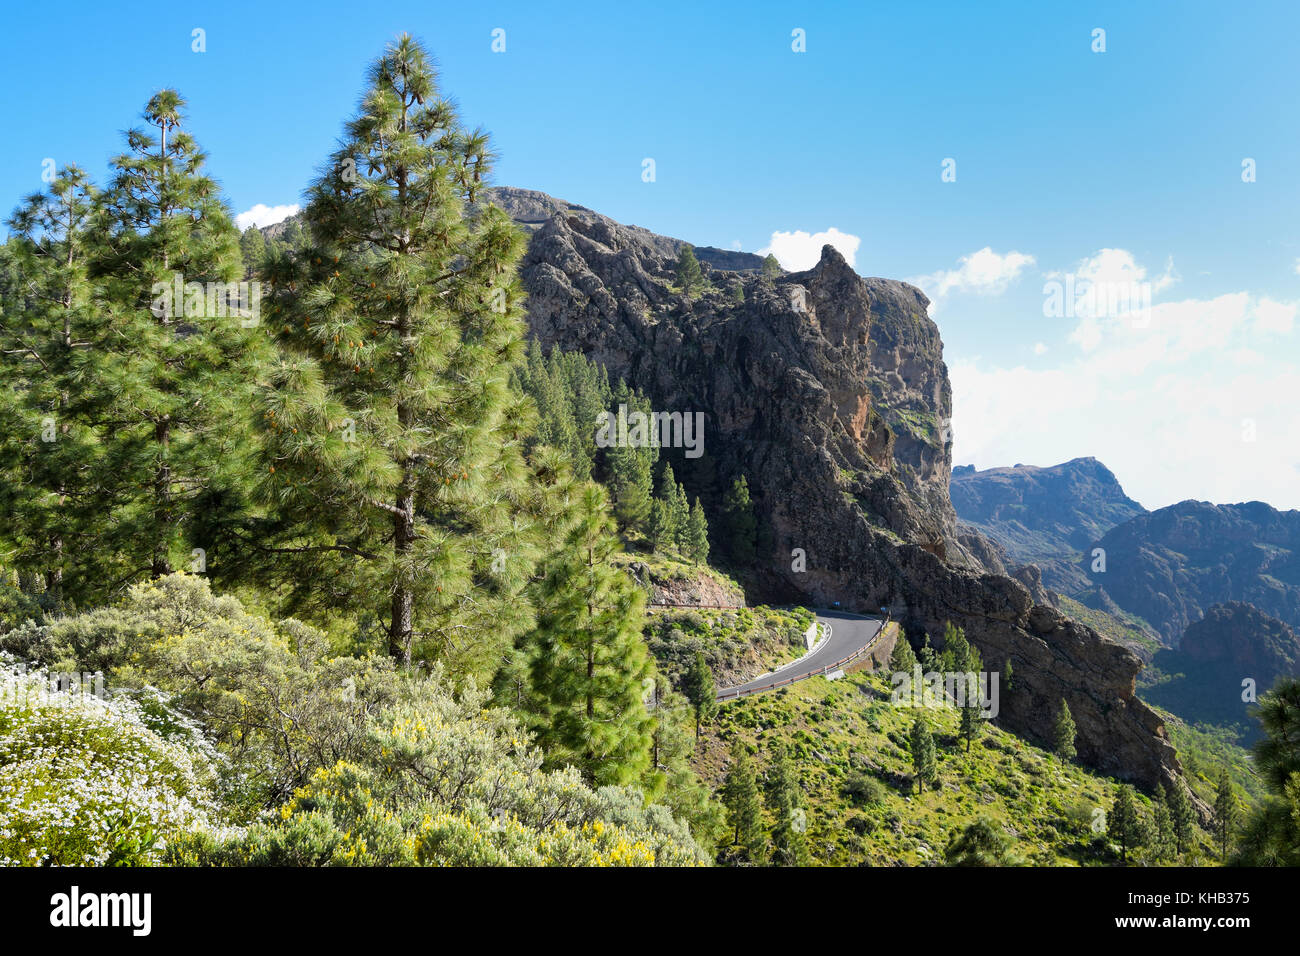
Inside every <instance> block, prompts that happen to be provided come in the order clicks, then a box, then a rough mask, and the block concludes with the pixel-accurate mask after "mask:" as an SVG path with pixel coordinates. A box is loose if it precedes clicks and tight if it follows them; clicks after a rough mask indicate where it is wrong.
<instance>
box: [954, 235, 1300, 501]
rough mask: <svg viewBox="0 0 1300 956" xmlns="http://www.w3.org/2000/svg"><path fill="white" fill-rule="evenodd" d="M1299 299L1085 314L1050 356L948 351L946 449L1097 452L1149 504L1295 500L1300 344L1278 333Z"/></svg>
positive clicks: (982, 461)
mask: <svg viewBox="0 0 1300 956" xmlns="http://www.w3.org/2000/svg"><path fill="white" fill-rule="evenodd" d="M1118 261H1119V260H1115V259H1112V260H1111V265H1112V266H1113V265H1114V264H1115V263H1116V262H1118ZM1121 266H1122V264H1121ZM1126 269H1127V267H1126V266H1122V268H1121V271H1125V270H1126ZM1129 271H1131V270H1129ZM1111 274H1112V275H1115V274H1116V273H1114V272H1112V273H1111ZM1298 306H1300V303H1295V302H1291V303H1285V302H1277V301H1274V300H1272V299H1270V298H1268V297H1264V296H1256V295H1252V294H1250V293H1247V292H1234V293H1227V294H1224V295H1220V296H1217V297H1215V298H1213V299H1203V300H1198V299H1189V300H1184V301H1180V302H1170V303H1160V304H1156V305H1154V306H1153V307H1152V308H1151V309H1150V310H1149V314H1148V315H1147V316H1146V320H1145V322H1137V321H1134V320H1133V317H1132V316H1130V315H1118V316H1092V317H1086V318H1084V319H1082V320H1080V321H1079V323H1078V325H1077V326H1076V328H1075V330H1074V334H1073V335H1072V336H1071V341H1072V342H1073V344H1075V345H1076V346H1078V349H1077V350H1076V351H1074V352H1073V353H1072V354H1068V351H1067V353H1066V354H1062V355H1061V357H1060V359H1059V360H1058V362H1057V363H1054V365H1055V367H1050V368H1027V367H1024V366H1015V367H1010V368H1006V367H999V366H998V365H997V363H996V362H993V361H985V360H984V359H982V358H980V357H978V356H976V357H954V358H953V359H952V360H951V362H950V369H951V376H952V387H953V439H954V445H955V450H954V461H956V462H959V463H967V462H973V463H974V464H976V465H977V466H979V467H981V468H987V467H992V466H995V465H1008V464H1014V463H1015V462H1025V463H1027V464H1037V465H1051V464H1055V463H1057V462H1061V461H1066V460H1068V459H1070V458H1076V457H1079V456H1081V455H1094V456H1096V457H1097V458H1099V459H1100V460H1101V461H1103V462H1105V463H1106V465H1107V466H1109V467H1110V468H1111V469H1112V470H1113V471H1114V472H1115V474H1116V476H1117V477H1118V478H1119V480H1120V482H1121V483H1122V484H1123V485H1124V488H1125V490H1126V491H1127V492H1128V493H1129V495H1130V496H1132V497H1133V498H1136V499H1137V500H1138V501H1140V502H1142V503H1143V504H1144V505H1146V506H1147V507H1149V508H1158V507H1162V506H1164V505H1168V504H1172V503H1174V502H1176V501H1181V500H1183V499H1185V498H1197V499H1201V500H1209V501H1217V502H1237V501H1247V500H1252V499H1259V500H1262V501H1267V502H1268V503H1269V504H1271V505H1273V506H1274V507H1277V508H1300V483H1297V482H1296V480H1295V479H1296V474H1297V471H1298V470H1300V416H1297V415H1295V414H1294V411H1293V409H1294V401H1295V396H1296V395H1297V394H1300V354H1298V353H1300V347H1298V343H1297V341H1296V339H1295V338H1294V337H1291V336H1288V335H1286V333H1289V332H1290V331H1291V330H1292V327H1293V324H1294V318H1295V314H1296V311H1297V307H1298ZM1248 423H1249V424H1250V425H1251V426H1252V427H1253V431H1254V435H1255V438H1254V440H1253V441H1251V440H1247V436H1248V435H1249V433H1250V428H1248V427H1247V425H1248Z"/></svg>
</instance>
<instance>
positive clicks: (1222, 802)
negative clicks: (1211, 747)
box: [1214, 767, 1240, 860]
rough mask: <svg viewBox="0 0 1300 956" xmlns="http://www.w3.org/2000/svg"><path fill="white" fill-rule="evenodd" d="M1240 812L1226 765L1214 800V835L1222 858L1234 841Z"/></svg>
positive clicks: (1220, 773)
mask: <svg viewBox="0 0 1300 956" xmlns="http://www.w3.org/2000/svg"><path fill="white" fill-rule="evenodd" d="M1239 814H1240V805H1239V804H1238V802H1237V794H1236V791H1235V789H1234V788H1233V786H1232V778H1231V777H1229V776H1228V768H1227V767H1224V768H1223V770H1221V771H1220V772H1219V786H1218V793H1217V794H1216V796H1215V800H1214V836H1215V838H1216V839H1217V840H1218V842H1219V858H1220V859H1221V860H1227V858H1228V847H1229V846H1230V845H1231V843H1232V834H1233V831H1234V830H1235V829H1236V827H1237V818H1238V816H1239Z"/></svg>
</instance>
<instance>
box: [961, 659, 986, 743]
mask: <svg viewBox="0 0 1300 956" xmlns="http://www.w3.org/2000/svg"><path fill="white" fill-rule="evenodd" d="M983 669H984V665H983V662H982V661H981V660H980V652H979V651H977V650H976V649H975V648H973V647H968V648H967V650H966V663H965V669H964V673H970V674H975V675H977V676H978V675H979V673H980V672H981V671H982V670H983ZM963 685H964V686H965V694H964V697H963V699H962V701H961V725H960V730H959V734H960V736H961V738H962V739H963V740H964V741H966V752H967V753H970V745H971V743H972V742H973V741H974V740H975V738H976V737H978V736H979V735H980V732H981V731H982V730H983V729H984V726H983V720H984V699H983V691H982V689H981V685H980V682H979V680H978V679H977V680H976V681H975V682H974V685H973V686H972V684H971V682H969V681H963Z"/></svg>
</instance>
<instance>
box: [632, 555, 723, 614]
mask: <svg viewBox="0 0 1300 956" xmlns="http://www.w3.org/2000/svg"><path fill="white" fill-rule="evenodd" d="M627 570H628V573H629V574H631V575H632V579H633V580H634V581H636V582H637V584H639V585H641V587H642V588H643V589H644V590H645V591H646V593H647V594H648V595H649V600H650V603H651V604H652V605H666V606H669V607H719V608H724V607H725V608H742V607H744V606H745V595H744V594H743V593H741V592H740V591H739V590H738V589H737V588H735V587H733V586H732V585H730V584H728V583H726V582H724V581H720V580H718V579H717V578H716V577H714V576H713V575H712V574H709V573H707V572H705V571H696V572H694V573H692V572H688V571H682V570H680V569H676V568H674V569H672V570H671V571H668V572H665V571H662V570H656V569H655V568H652V567H651V566H650V565H649V564H647V563H645V562H644V561H634V562H633V563H632V564H630V565H628V567H627Z"/></svg>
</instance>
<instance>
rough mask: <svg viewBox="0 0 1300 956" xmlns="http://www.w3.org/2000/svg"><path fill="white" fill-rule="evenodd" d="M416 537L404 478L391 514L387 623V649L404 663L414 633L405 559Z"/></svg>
mask: <svg viewBox="0 0 1300 956" xmlns="http://www.w3.org/2000/svg"><path fill="white" fill-rule="evenodd" d="M414 540H415V497H414V495H412V494H411V492H410V489H409V487H408V486H407V485H406V483H405V482H403V485H402V489H401V492H400V493H399V495H398V498H397V514H395V515H393V551H394V553H395V554H396V556H397V563H398V569H397V576H396V577H395V578H394V580H393V618H392V621H391V622H390V623H389V627H388V653H389V654H391V655H392V656H393V657H394V658H396V659H397V661H398V662H399V663H401V664H403V665H409V664H410V663H411V643H412V640H413V638H414V635H415V628H414V624H413V622H412V611H413V609H414V605H415V593H414V590H413V589H412V587H411V582H410V580H408V579H407V576H406V574H407V572H406V561H407V558H408V557H409V555H410V553H411V543H412V542H413V541H414Z"/></svg>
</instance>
